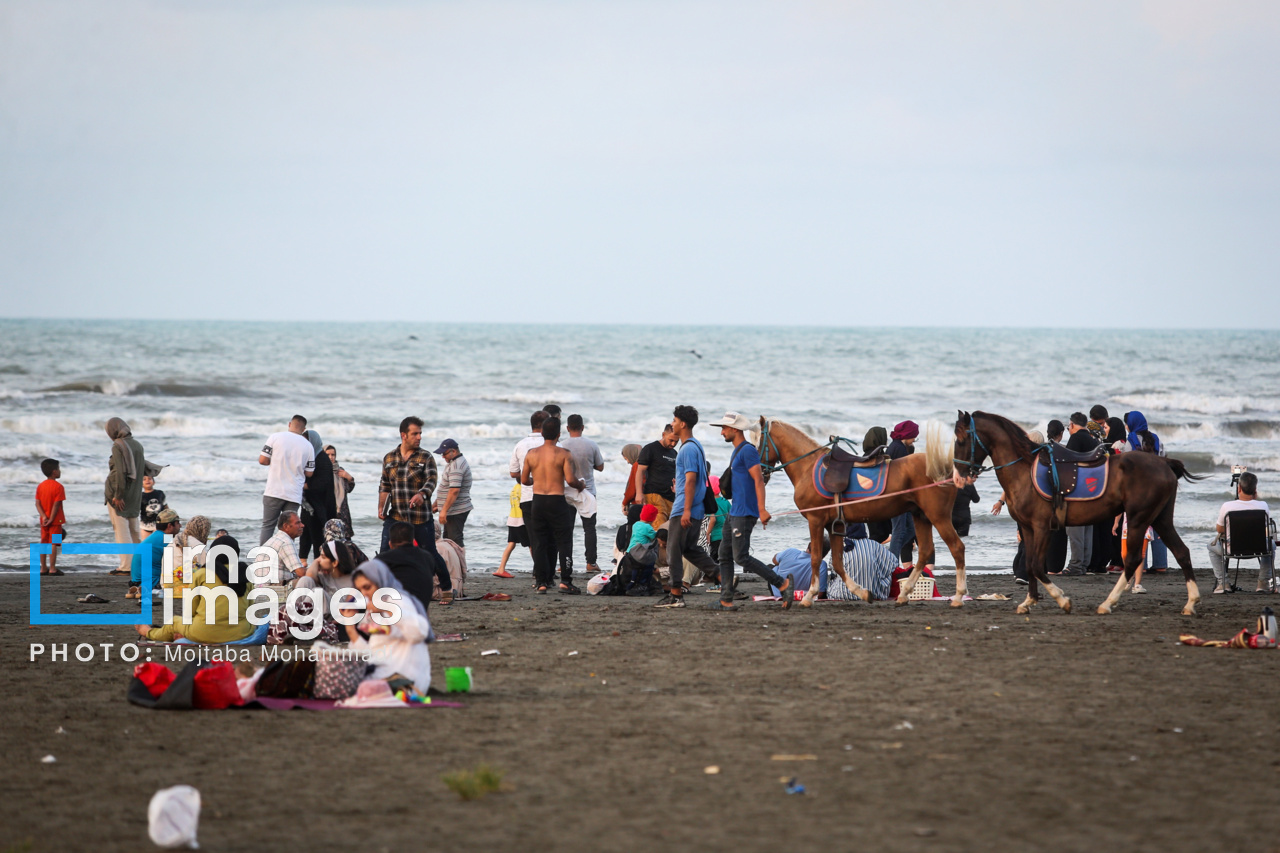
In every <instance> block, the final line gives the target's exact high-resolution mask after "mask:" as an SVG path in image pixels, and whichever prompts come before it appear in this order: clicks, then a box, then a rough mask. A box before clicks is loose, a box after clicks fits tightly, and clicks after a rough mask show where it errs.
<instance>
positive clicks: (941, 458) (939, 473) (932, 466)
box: [924, 420, 956, 483]
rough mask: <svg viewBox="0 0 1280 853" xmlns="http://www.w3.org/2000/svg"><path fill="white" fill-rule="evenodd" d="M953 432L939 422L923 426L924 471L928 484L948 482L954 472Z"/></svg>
mask: <svg viewBox="0 0 1280 853" xmlns="http://www.w3.org/2000/svg"><path fill="white" fill-rule="evenodd" d="M955 455H956V434H955V430H953V429H952V428H951V427H948V426H947V425H946V424H944V423H942V422H941V421H933V420H931V421H929V422H928V423H927V424H925V445H924V470H925V474H926V475H927V476H928V478H929V482H931V483H936V482H938V481H939V480H950V479H951V472H952V471H954V470H955Z"/></svg>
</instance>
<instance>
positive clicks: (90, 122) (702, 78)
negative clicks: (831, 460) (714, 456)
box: [0, 0, 1280, 329]
mask: <svg viewBox="0 0 1280 853" xmlns="http://www.w3.org/2000/svg"><path fill="white" fill-rule="evenodd" d="M1277 104H1280V3H1275V2H1274V1H1273V0H1263V2H1232V1H1231V0H1212V2H1187V0H1152V2H1134V0H1106V2H1076V3H1070V4H1064V3H1057V2H1043V3H1034V2H964V3H956V2H951V0H937V1H936V2H927V1H926V2H910V3H904V2H900V0H884V2H846V3H835V2H806V0H790V2H778V3H761V2H750V0H732V2H702V0H678V2H677V0H666V1H665V2H659V1H658V0H653V1H652V2H641V1H640V0H637V2H629V1H628V0H607V2H606V1H605V0H597V2H577V1H576V0H562V2H550V0H549V2H538V0H522V2H484V0H478V2H463V0H448V1H447V2H420V3H413V2H376V0H361V2H352V3H342V2H323V1H322V0H277V2H272V0H256V1H255V0H224V2H203V1H202V0H180V1H179V0H173V2H155V1H154V0H153V2H136V1H135V0H111V2H61V0H30V2H10V0H0V292H2V293H3V298H0V316H7V317H93V318H98V317H104V318H115V317H121V318H124V317H127V318H142V317H153V318H157V319H165V318H188V319H196V318H213V319H239V320H253V319H258V320H290V319H297V320H379V319H388V320H424V321H469V322H485V321H493V322H539V323H546V322H572V323H674V324H707V323H728V324H788V325H791V324H820V325H848V326H858V325H878V326H884V325H889V326H920V325H926V326H936V325H944V326H945V325H962V326H1046V325H1059V326H1062V325H1065V326H1115V327H1122V328H1129V327H1133V328H1201V327H1228V328H1246V327H1247V328H1268V329H1274V328H1278V327H1280V110H1277V109H1276V106H1277ZM1050 312H1052V313H1050Z"/></svg>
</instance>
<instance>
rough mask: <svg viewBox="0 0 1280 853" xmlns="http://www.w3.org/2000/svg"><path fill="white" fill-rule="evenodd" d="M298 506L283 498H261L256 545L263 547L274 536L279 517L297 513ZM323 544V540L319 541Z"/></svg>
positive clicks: (265, 496)
mask: <svg viewBox="0 0 1280 853" xmlns="http://www.w3.org/2000/svg"><path fill="white" fill-rule="evenodd" d="M297 511H298V504H297V503H296V502H294V501H287V500H285V499H284V498H273V497H269V496H267V495H263V496H262V532H261V533H259V534H258V544H259V545H265V544H266V543H267V540H268V539H270V538H271V537H272V536H275V534H276V528H277V527H278V526H279V524H280V515H281V514H282V513H286V512H297ZM320 541H321V543H322V544H323V542H324V540H323V539H321V540H320Z"/></svg>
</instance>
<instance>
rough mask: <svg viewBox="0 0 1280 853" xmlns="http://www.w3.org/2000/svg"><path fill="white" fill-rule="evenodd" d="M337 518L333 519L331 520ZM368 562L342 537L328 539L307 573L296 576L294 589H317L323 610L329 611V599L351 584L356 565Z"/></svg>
mask: <svg viewBox="0 0 1280 853" xmlns="http://www.w3.org/2000/svg"><path fill="white" fill-rule="evenodd" d="M337 520H338V519H333V520H331V521H330V523H331V524H332V523H333V521H337ZM366 562H368V560H367V559H366V558H365V556H364V555H363V554H361V553H360V551H359V549H358V548H356V547H355V546H354V545H352V544H351V543H350V542H348V541H346V540H343V539H330V540H329V541H327V542H325V543H324V545H323V546H322V547H321V548H320V556H318V557H316V558H315V559H314V560H313V561H312V562H311V565H310V566H308V567H307V573H306V574H305V575H303V576H302V577H300V578H298V581H297V583H296V584H294V586H295V588H296V589H319V590H321V592H322V593H323V594H324V610H325V613H328V611H329V599H330V598H332V597H333V594H334V593H336V592H338V590H341V589H346V588H348V587H350V586H351V576H352V575H353V574H355V571H356V567H357V566H359V565H361V564H363V563H366Z"/></svg>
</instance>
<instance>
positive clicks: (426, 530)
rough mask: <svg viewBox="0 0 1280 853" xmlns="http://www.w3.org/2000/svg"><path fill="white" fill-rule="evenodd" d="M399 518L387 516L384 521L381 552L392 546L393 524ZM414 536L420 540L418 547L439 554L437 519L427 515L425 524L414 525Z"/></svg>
mask: <svg viewBox="0 0 1280 853" xmlns="http://www.w3.org/2000/svg"><path fill="white" fill-rule="evenodd" d="M399 521H400V519H398V518H386V519H383V521H382V547H381V548H379V549H378V553H379V554H381V553H382V552H383V551H385V550H387V548H388V547H389V546H390V544H391V543H390V541H389V540H390V539H391V525H393V524H397V523H399ZM413 538H414V539H416V540H418V547H419V548H421V549H422V550H424V551H430V552H431V553H432V554H438V553H439V552H438V551H436V523H435V519H433V518H432V517H431V516H429V515H428V516H427V520H426V523H425V524H415V525H414V526H413Z"/></svg>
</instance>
